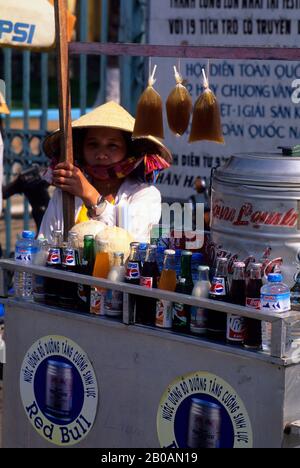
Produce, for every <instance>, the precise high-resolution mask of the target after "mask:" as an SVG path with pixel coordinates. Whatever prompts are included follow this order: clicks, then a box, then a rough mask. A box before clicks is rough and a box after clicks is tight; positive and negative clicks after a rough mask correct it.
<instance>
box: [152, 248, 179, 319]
mask: <svg viewBox="0 0 300 468" xmlns="http://www.w3.org/2000/svg"><path fill="white" fill-rule="evenodd" d="M176 283H177V278H176V266H175V250H165V252H164V263H163V270H162V272H161V276H160V279H159V282H158V289H161V290H162V291H170V292H174V291H175V289H176ZM155 325H156V326H157V327H159V328H172V302H171V301H167V300H164V299H159V300H158V301H157V302H156V318H155Z"/></svg>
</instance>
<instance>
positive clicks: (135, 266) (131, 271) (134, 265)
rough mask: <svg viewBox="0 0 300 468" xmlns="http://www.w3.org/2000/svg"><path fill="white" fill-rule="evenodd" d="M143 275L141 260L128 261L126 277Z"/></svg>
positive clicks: (137, 277)
mask: <svg viewBox="0 0 300 468" xmlns="http://www.w3.org/2000/svg"><path fill="white" fill-rule="evenodd" d="M140 276H141V273H140V264H139V262H128V265H127V271H126V279H139V278H140Z"/></svg>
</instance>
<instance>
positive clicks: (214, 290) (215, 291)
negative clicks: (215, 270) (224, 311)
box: [210, 276, 226, 296]
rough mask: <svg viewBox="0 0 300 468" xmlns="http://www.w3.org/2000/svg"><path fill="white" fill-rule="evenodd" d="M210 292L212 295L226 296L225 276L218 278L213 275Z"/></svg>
mask: <svg viewBox="0 0 300 468" xmlns="http://www.w3.org/2000/svg"><path fill="white" fill-rule="evenodd" d="M210 294H212V295H213V296H226V284H225V278H219V277H218V276H215V277H214V279H213V281H212V285H211V289H210Z"/></svg>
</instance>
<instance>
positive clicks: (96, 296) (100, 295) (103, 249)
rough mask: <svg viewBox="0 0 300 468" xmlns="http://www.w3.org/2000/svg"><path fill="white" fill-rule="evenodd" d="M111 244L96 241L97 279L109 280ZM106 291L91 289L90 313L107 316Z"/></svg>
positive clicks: (95, 264)
mask: <svg viewBox="0 0 300 468" xmlns="http://www.w3.org/2000/svg"><path fill="white" fill-rule="evenodd" d="M108 246H109V243H108V242H107V241H96V259H95V263H94V269H93V276H94V277H95V278H102V279H107V276H108V273H109V270H110V263H109V253H108ZM105 296H106V289H104V288H91V306H90V312H91V313H92V314H95V315H105V311H104V301H105Z"/></svg>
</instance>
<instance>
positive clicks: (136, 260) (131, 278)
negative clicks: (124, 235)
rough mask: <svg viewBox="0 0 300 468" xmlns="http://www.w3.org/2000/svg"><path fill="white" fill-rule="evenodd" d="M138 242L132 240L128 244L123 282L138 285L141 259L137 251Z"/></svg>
mask: <svg viewBox="0 0 300 468" xmlns="http://www.w3.org/2000/svg"><path fill="white" fill-rule="evenodd" d="M139 246H140V244H139V243H138V242H132V243H131V244H130V254H129V258H128V261H127V262H126V268H125V270H126V272H125V282H126V283H130V284H135V285H139V284H140V279H141V259H140V252H139Z"/></svg>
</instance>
